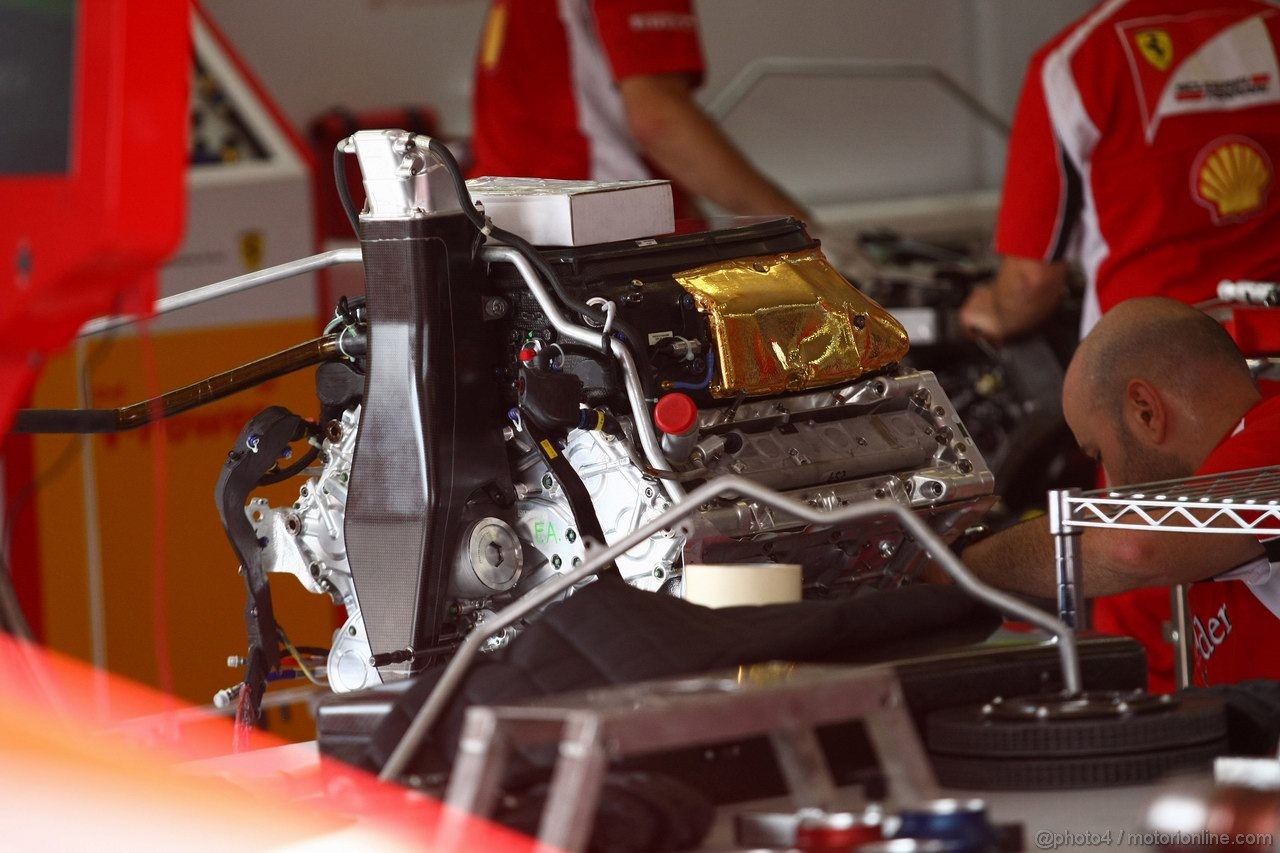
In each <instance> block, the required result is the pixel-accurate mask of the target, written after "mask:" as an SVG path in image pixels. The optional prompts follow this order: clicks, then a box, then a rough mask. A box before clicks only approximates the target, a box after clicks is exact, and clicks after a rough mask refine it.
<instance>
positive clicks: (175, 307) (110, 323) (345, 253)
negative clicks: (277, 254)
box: [76, 248, 364, 338]
mask: <svg viewBox="0 0 1280 853" xmlns="http://www.w3.org/2000/svg"><path fill="white" fill-rule="evenodd" d="M363 258H364V256H363V255H362V254H361V252H360V249H358V248H351V249H331V250H330V251H328V252H321V253H320V254H318V255H311V256H310V257H306V258H299V259H298V260H296V261H288V262H287V263H283V264H279V265H278V266H274V267H267V268H266V269H261V270H256V271H254V272H251V273H246V274H245V275H240V276H236V277H235V278H229V279H226V280H225V281H217V282H214V283H213V284H206V285H205V286H204V287H197V288H196V289H195V290H188V291H187V292H185V293H177V294H174V295H173V296H166V297H164V298H163V299H157V300H156V304H155V305H154V306H153V307H152V310H151V316H153V317H159V316H161V315H163V314H168V313H170V312H172V311H180V310H182V309H183V308H190V307H192V306H193V305H201V304H203V303H205V302H212V301H213V300H215V299H221V298H223V297H224V296H232V295H234V294H236V293H243V292H244V291H246V290H253V289H254V288H255V287H261V286H262V285H264V284H271V283H273V282H277V281H282V280H284V279H286V278H292V277H294V276H297V275H303V274H305V273H309V272H315V271H316V270H322V269H327V268H329V267H335V266H338V265H339V264H358V263H360V262H361V261H362V260H363ZM142 319H145V318H143V317H137V316H133V315H115V316H110V317H98V318H97V319H95V320H90V321H89V322H87V323H85V324H84V325H83V326H81V327H80V332H79V334H77V336H76V337H80V338H85V337H89V336H90V335H100V334H102V333H103V332H108V331H110V330H112V329H118V328H120V327H121V326H129V325H132V324H134V323H136V322H138V321H139V320H142Z"/></svg>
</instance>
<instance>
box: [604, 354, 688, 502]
mask: <svg viewBox="0 0 1280 853" xmlns="http://www.w3.org/2000/svg"><path fill="white" fill-rule="evenodd" d="M609 346H610V348H611V349H612V350H613V355H614V357H615V358H616V359H618V361H619V362H621V363H622V373H623V380H624V381H625V383H626V386H627V401H628V402H629V403H631V417H632V419H633V420H634V421H635V425H636V433H637V434H638V435H639V437H640V447H641V448H642V449H643V450H644V455H645V457H646V458H647V459H648V460H649V464H650V465H651V466H653V468H654V469H655V470H658V471H671V470H672V468H671V464H670V463H669V462H667V455H666V454H665V453H663V452H662V445H661V444H659V443H658V436H657V433H656V432H655V430H654V426H653V417H652V416H651V415H650V414H649V404H648V402H647V401H646V400H645V398H644V389H643V388H642V387H641V385H640V373H639V371H638V370H637V369H636V362H635V359H634V358H632V357H631V351H630V350H628V349H627V347H626V345H624V344H623V343H622V341H620V340H617V339H616V338H610V339H609ZM661 488H664V489H666V490H667V494H668V495H670V496H671V499H672V500H673V501H675V502H676V503H679V502H680V501H682V500H684V496H685V491H684V486H682V485H680V483H679V482H677V481H675V480H663V481H662V483H661Z"/></svg>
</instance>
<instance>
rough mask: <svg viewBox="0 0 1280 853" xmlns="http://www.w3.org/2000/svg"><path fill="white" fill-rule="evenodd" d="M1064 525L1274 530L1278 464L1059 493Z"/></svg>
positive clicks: (1279, 508) (1279, 500) (1279, 494)
mask: <svg viewBox="0 0 1280 853" xmlns="http://www.w3.org/2000/svg"><path fill="white" fill-rule="evenodd" d="M1059 499H1060V500H1061V502H1062V504H1061V505H1062V517H1061V522H1060V523H1061V525H1062V526H1063V527H1064V528H1082V527H1111V528H1120V529H1126V530H1167V531H1174V532H1183V533H1237V534H1238V533H1251V534H1254V535H1259V534H1264V535H1265V534H1275V535H1280V465H1274V466H1269V467H1265V468H1251V469H1248V470H1245V471H1231V472H1228V473H1223V474H1209V475H1204V476H1199V477H1188V478H1185V479H1180V480H1163V481H1160V482H1156V483H1142V484H1139V485H1136V486H1129V487H1125V488H1122V489H1098V490H1095V491H1090V492H1066V493H1060V498H1059Z"/></svg>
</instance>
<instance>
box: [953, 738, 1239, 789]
mask: <svg viewBox="0 0 1280 853" xmlns="http://www.w3.org/2000/svg"><path fill="white" fill-rule="evenodd" d="M1227 751H1228V750H1227V742H1226V740H1218V741H1214V742H1212V743H1207V744H1198V745H1195V746H1187V747H1182V748H1180V749H1171V750H1164V751H1162V752H1147V753H1128V754H1121V755H1095V756H1092V757H1087V758H1084V757H1082V758H1058V759H1049V760H1045V759H1033V758H1015V759H992V758H958V757H954V756H948V755H935V756H933V757H932V761H933V770H934V773H935V774H936V775H937V777H938V784H939V785H941V786H942V787H944V788H960V789H964V790H970V791H1011V790H1022V791H1061V790H1067V789H1072V788H1111V787H1117V786H1121V785H1142V784H1145V783H1148V782H1151V781H1154V780H1156V779H1159V778H1161V777H1162V776H1165V775H1167V774H1169V773H1171V772H1173V771H1175V770H1189V769H1197V770H1204V769H1207V768H1208V767H1209V766H1210V765H1211V764H1212V762H1213V759H1214V758H1216V757H1218V756H1219V755H1225V754H1226V753H1227Z"/></svg>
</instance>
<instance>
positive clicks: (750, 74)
mask: <svg viewBox="0 0 1280 853" xmlns="http://www.w3.org/2000/svg"><path fill="white" fill-rule="evenodd" d="M766 77H849V78H853V79H885V78H889V79H899V80H925V81H927V82H929V83H933V84H934V85H935V86H937V87H938V88H939V89H941V90H942V91H943V92H945V93H946V94H947V95H949V96H950V97H951V99H952V100H954V101H955V102H956V103H958V104H960V106H962V107H964V108H965V110H966V111H967V112H968V113H969V114H970V115H972V116H974V117H975V118H977V119H978V120H979V121H981V122H982V123H984V124H986V125H987V126H988V127H990V128H991V129H992V130H995V131H996V132H997V133H999V134H1000V135H1001V136H1004V137H1008V135H1009V123H1008V122H1006V121H1005V120H1004V119H1003V118H1001V117H1000V115H999V114H997V113H996V111H995V110H993V109H991V108H990V107H988V106H987V105H986V104H984V103H983V102H982V101H980V100H978V97H977V96H976V95H974V94H973V93H972V92H970V91H969V90H968V89H966V88H965V87H964V86H961V85H960V83H959V82H958V81H957V80H956V79H955V78H954V77H952V76H951V75H950V74H947V73H946V72H945V71H943V70H942V69H940V68H938V67H937V66H934V65H930V64H929V63H927V62H907V61H902V60H893V59H817V58H813V57H803V56H762V57H760V58H759V59H756V60H753V61H752V62H749V63H747V64H746V65H745V66H744V67H743V69H742V70H741V71H739V72H738V74H737V76H735V77H734V78H733V79H732V80H730V81H729V83H728V85H726V86H725V87H724V88H723V89H721V90H720V92H719V93H718V94H717V95H716V96H715V97H714V98H712V99H711V102H710V103H709V104H707V113H709V114H710V115H711V116H713V117H714V118H716V119H717V120H719V121H723V120H724V119H725V118H726V117H727V116H728V115H729V113H731V112H733V111H734V109H736V108H737V106H738V105H739V104H740V103H742V101H743V99H745V98H746V97H747V95H748V94H750V92H751V90H752V89H754V88H755V87H756V86H757V85H759V83H760V81H761V80H763V79H764V78H766Z"/></svg>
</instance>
